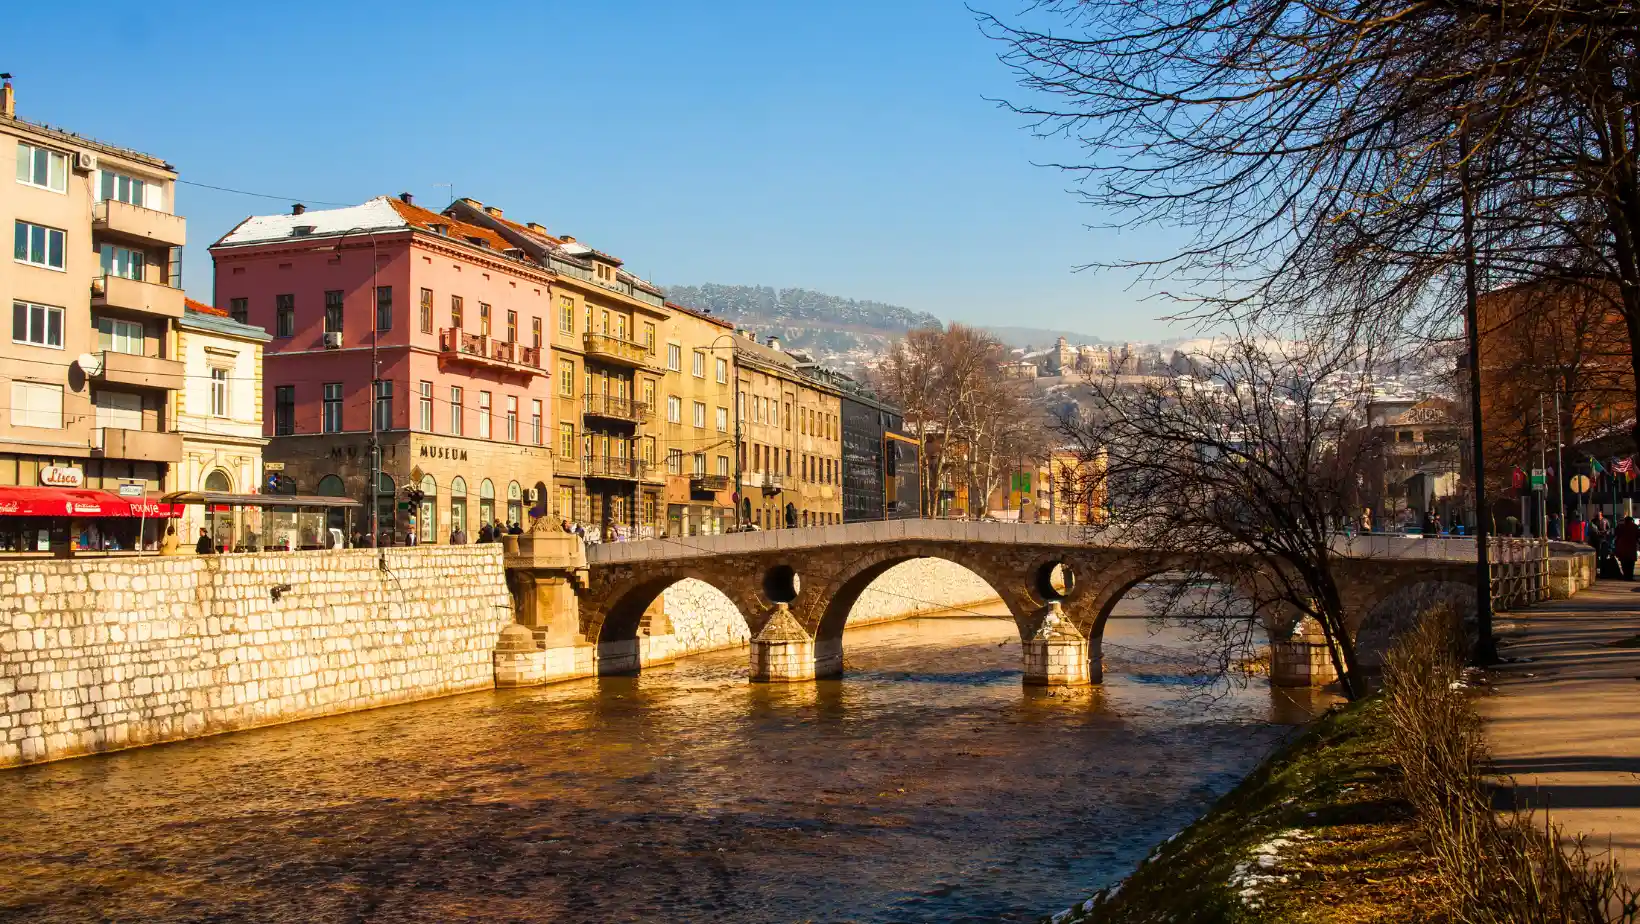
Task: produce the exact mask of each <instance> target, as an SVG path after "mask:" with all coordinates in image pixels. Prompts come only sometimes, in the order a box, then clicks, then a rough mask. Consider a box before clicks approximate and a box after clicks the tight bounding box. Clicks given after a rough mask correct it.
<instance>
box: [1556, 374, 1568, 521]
mask: <svg viewBox="0 0 1640 924" xmlns="http://www.w3.org/2000/svg"><path fill="white" fill-rule="evenodd" d="M1564 419H1565V418H1563V417H1561V416H1560V383H1558V382H1557V383H1555V502H1556V505H1557V506H1558V507H1560V538H1561V540H1563V541H1564V540H1565V539H1566V537H1567V533H1566V454H1565V453H1566V441H1565V439H1564V436H1565V432H1566V431H1565V430H1564V428H1563V427H1562V424H1561V421H1563V420H1564Z"/></svg>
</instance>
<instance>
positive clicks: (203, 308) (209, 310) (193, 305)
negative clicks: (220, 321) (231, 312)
mask: <svg viewBox="0 0 1640 924" xmlns="http://www.w3.org/2000/svg"><path fill="white" fill-rule="evenodd" d="M182 303H183V305H184V306H186V307H187V309H188V310H189V311H197V312H199V313H200V314H214V315H216V316H217V317H219V318H225V317H227V316H228V313H227V312H226V311H223V310H222V309H221V308H218V307H216V306H215V305H207V304H205V303H204V302H196V301H194V300H193V299H191V298H185V299H183V300H182Z"/></svg>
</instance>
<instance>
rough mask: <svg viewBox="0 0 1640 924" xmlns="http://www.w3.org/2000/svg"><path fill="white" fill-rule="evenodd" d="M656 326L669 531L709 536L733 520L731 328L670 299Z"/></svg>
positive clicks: (733, 372) (733, 371)
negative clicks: (661, 373) (661, 366)
mask: <svg viewBox="0 0 1640 924" xmlns="http://www.w3.org/2000/svg"><path fill="white" fill-rule="evenodd" d="M666 308H667V311H668V313H669V315H670V316H669V317H668V318H667V320H666V323H665V324H664V325H663V327H662V329H661V340H662V350H663V352H664V355H665V368H666V375H665V378H664V380H663V381H662V383H661V390H662V392H663V396H662V399H661V400H662V415H663V416H662V423H661V425H660V437H661V445H660V449H661V453H662V459H663V460H664V465H663V469H664V471H665V473H666V522H665V524H664V528H665V531H666V534H667V535H668V536H697V535H713V534H716V533H720V532H723V531H724V530H726V529H728V528H729V527H730V526H732V525H734V522H735V500H734V496H735V478H736V475H737V474H738V473H739V466H738V465H737V464H736V461H735V460H736V456H735V451H736V448H737V446H736V437H737V435H738V434H739V432H740V430H739V428H737V427H736V426H735V419H734V417H733V414H734V406H735V393H736V390H737V389H736V385H737V382H738V376H739V367H738V366H736V365H735V349H734V345H735V336H734V325H732V324H730V323H729V322H727V321H725V320H722V319H721V318H716V317H713V316H711V315H709V314H706V313H705V312H702V311H696V310H694V309H692V308H687V307H684V306H682V305H678V304H674V303H671V302H668V303H667V305H666Z"/></svg>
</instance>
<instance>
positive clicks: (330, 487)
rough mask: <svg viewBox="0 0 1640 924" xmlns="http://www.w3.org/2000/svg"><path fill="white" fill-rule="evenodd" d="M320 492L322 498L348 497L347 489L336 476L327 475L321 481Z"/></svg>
mask: <svg viewBox="0 0 1640 924" xmlns="http://www.w3.org/2000/svg"><path fill="white" fill-rule="evenodd" d="M318 492H319V496H320V497H346V496H347V487H346V486H345V485H343V484H342V479H341V478H339V477H337V476H336V475H326V476H325V477H323V478H320V479H319V487H318Z"/></svg>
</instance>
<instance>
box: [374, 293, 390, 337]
mask: <svg viewBox="0 0 1640 924" xmlns="http://www.w3.org/2000/svg"><path fill="white" fill-rule="evenodd" d="M376 329H377V330H379V331H389V330H392V329H393V287H392V286H377V287H376Z"/></svg>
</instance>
